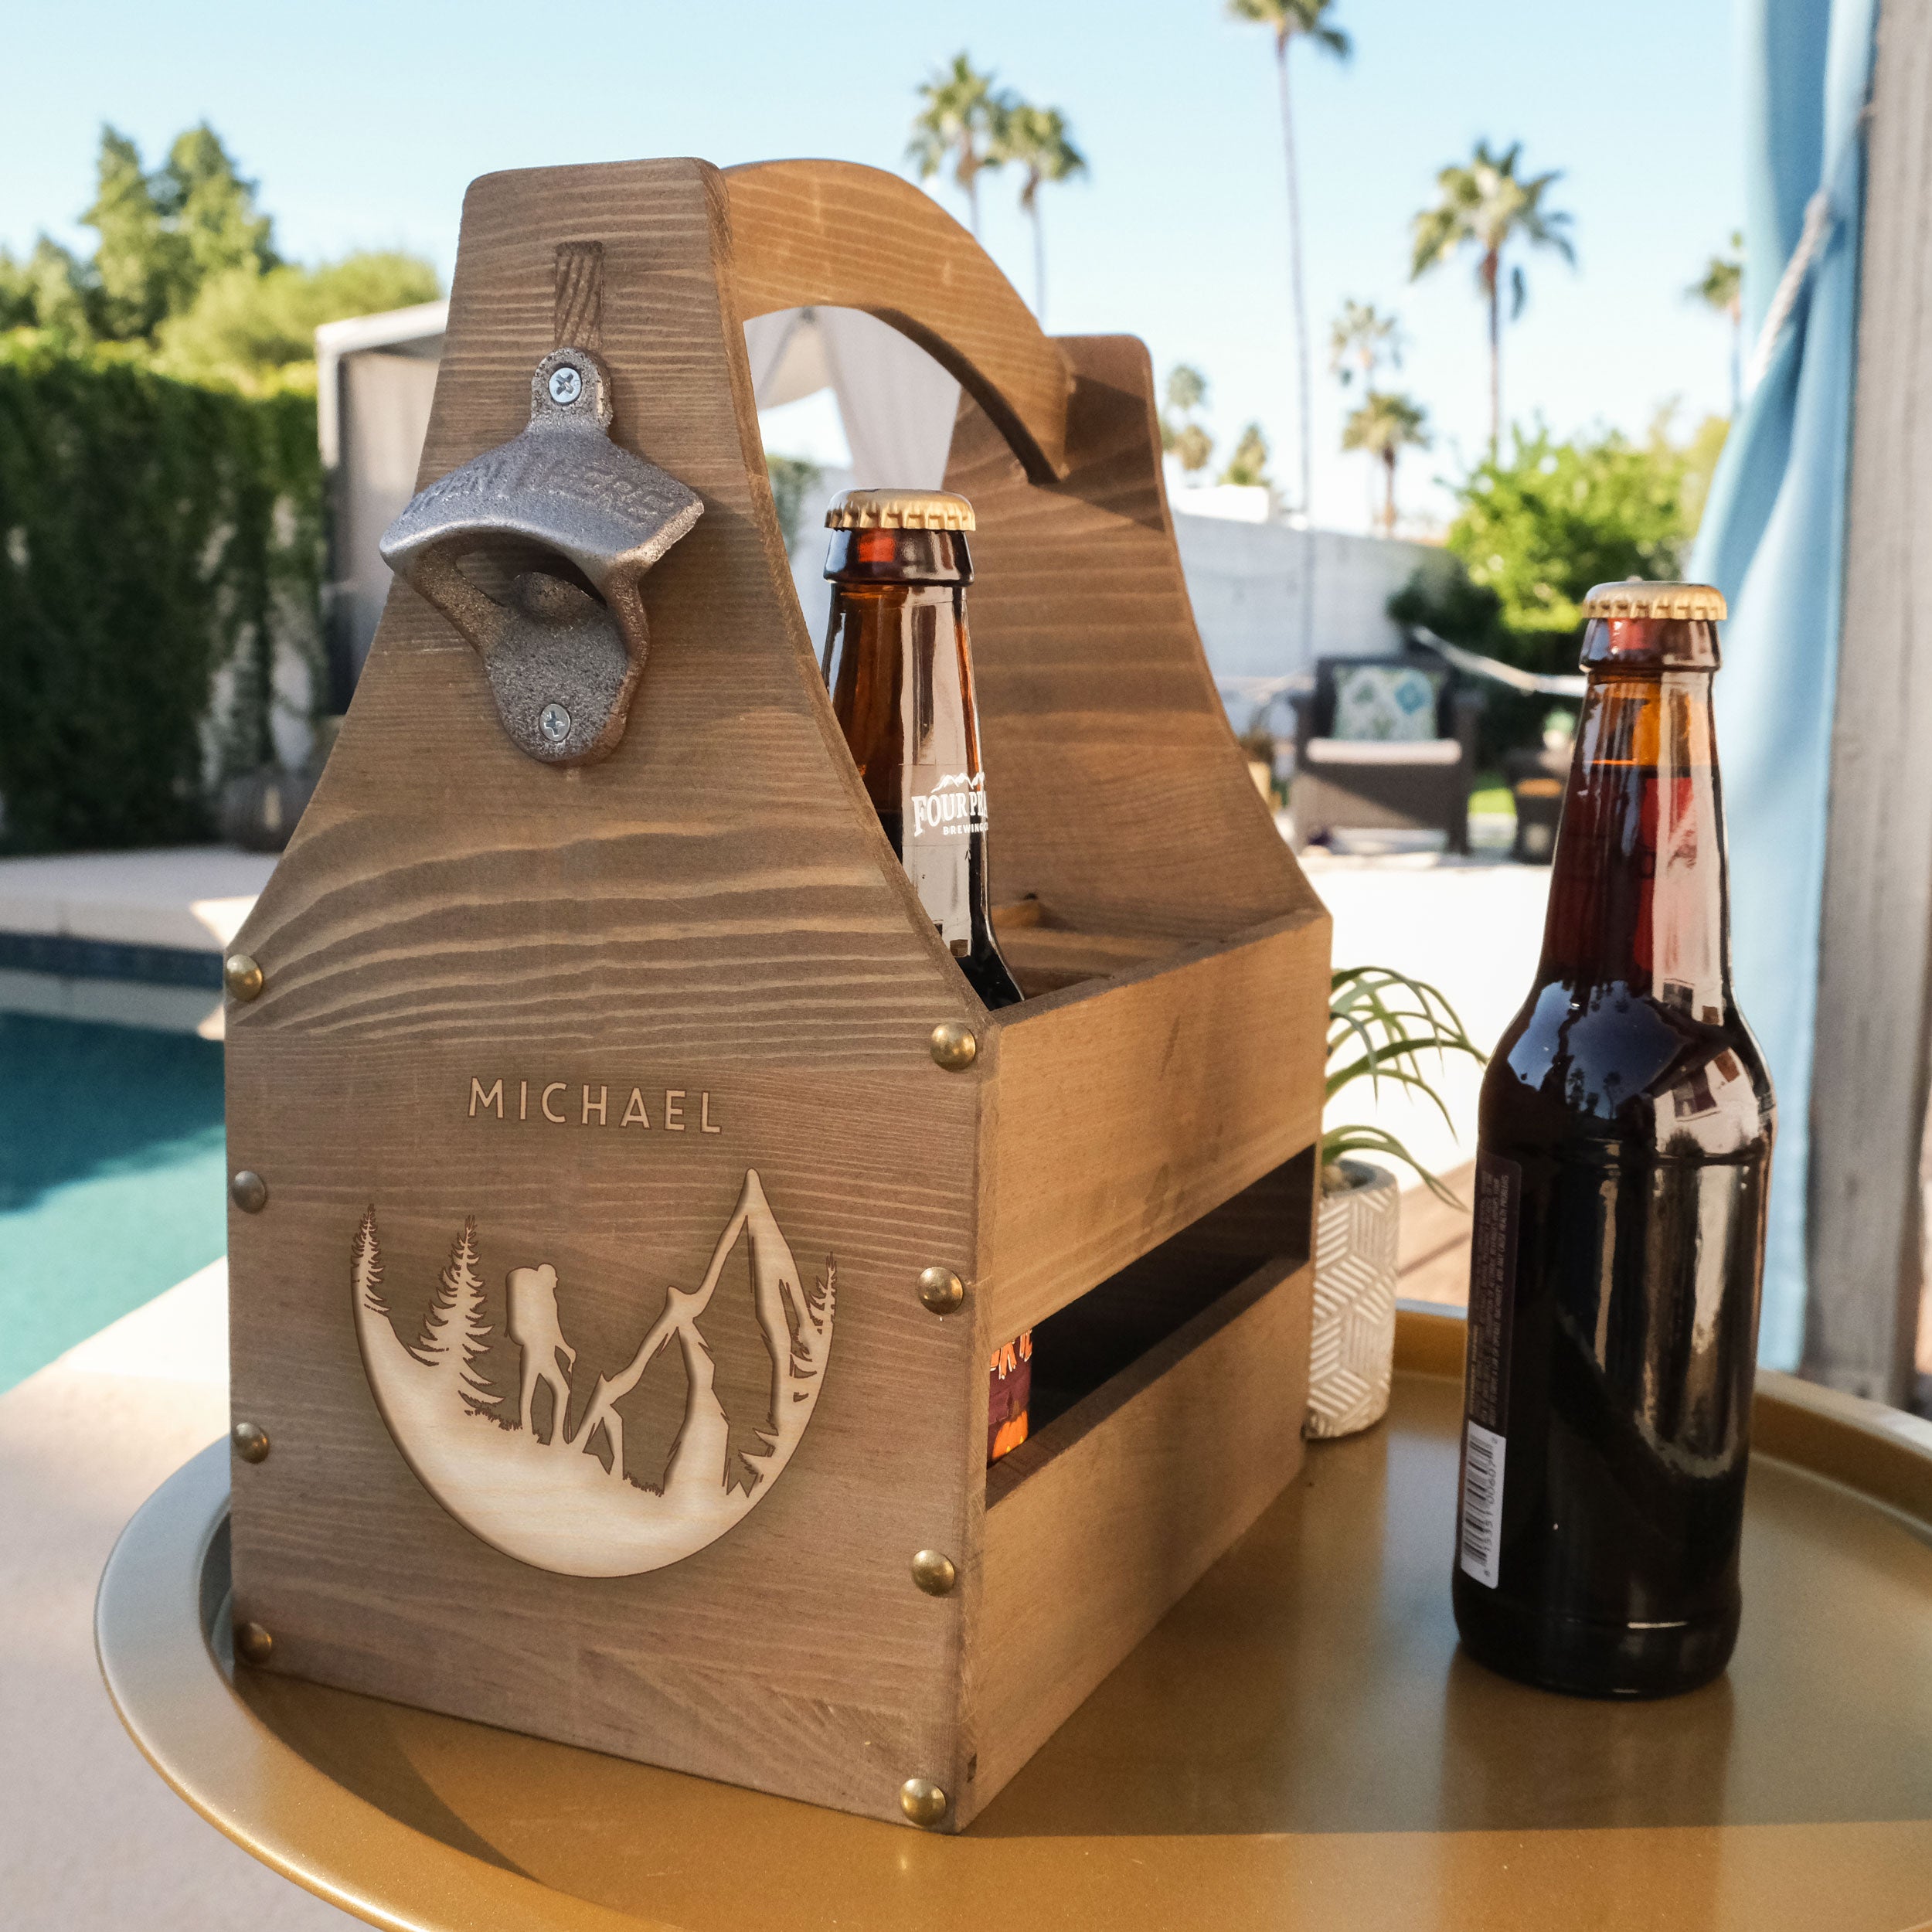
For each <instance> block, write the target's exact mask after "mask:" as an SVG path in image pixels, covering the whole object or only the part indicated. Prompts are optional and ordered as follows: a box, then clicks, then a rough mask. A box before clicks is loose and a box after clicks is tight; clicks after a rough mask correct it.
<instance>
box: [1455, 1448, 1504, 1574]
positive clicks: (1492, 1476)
mask: <svg viewBox="0 0 1932 1932" xmlns="http://www.w3.org/2000/svg"><path fill="white" fill-rule="evenodd" d="M1502 1458H1503V1439H1502V1437H1501V1436H1499V1435H1497V1434H1495V1432H1494V1431H1493V1430H1488V1429H1485V1427H1483V1426H1482V1424H1481V1423H1479V1422H1469V1423H1464V1425H1463V1447H1462V1555H1461V1562H1462V1567H1463V1570H1464V1574H1465V1575H1468V1576H1471V1577H1475V1580H1476V1581H1477V1582H1478V1583H1481V1585H1482V1586H1483V1587H1484V1588H1485V1589H1486V1590H1494V1589H1495V1587H1496V1553H1497V1546H1498V1544H1499V1543H1501V1541H1502Z"/></svg>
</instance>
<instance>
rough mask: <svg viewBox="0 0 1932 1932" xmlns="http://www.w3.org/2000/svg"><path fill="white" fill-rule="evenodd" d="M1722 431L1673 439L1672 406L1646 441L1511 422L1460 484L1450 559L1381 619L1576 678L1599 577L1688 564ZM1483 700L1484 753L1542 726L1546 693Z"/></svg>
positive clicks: (1657, 573) (1420, 575)
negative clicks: (1492, 451) (1589, 598)
mask: <svg viewBox="0 0 1932 1932" xmlns="http://www.w3.org/2000/svg"><path fill="white" fill-rule="evenodd" d="M1671 431H1672V417H1671V412H1669V411H1668V410H1666V411H1665V412H1664V413H1662V414H1661V415H1660V416H1659V417H1658V419H1657V420H1656V422H1655V423H1653V425H1652V426H1651V432H1650V434H1649V436H1648V437H1647V438H1646V439H1645V440H1643V441H1641V442H1638V441H1634V440H1631V438H1629V437H1626V436H1624V435H1622V434H1620V433H1618V432H1617V431H1614V430H1612V431H1610V432H1607V433H1606V434H1600V435H1597V436H1594V437H1580V438H1577V439H1576V440H1571V441H1561V440H1558V439H1557V438H1556V437H1553V436H1552V435H1551V434H1549V430H1547V429H1546V428H1544V427H1542V426H1541V425H1539V426H1538V427H1537V428H1536V430H1534V431H1533V432H1529V433H1526V432H1525V431H1524V430H1522V429H1520V428H1519V429H1517V430H1514V431H1513V432H1512V447H1511V450H1510V452H1509V455H1508V456H1507V457H1497V458H1493V459H1492V460H1491V461H1487V462H1485V463H1483V464H1480V465H1478V468H1476V470H1475V471H1474V472H1473V474H1471V476H1470V478H1468V481H1466V482H1465V483H1464V485H1462V487H1461V489H1460V490H1458V492H1457V498H1458V511H1457V514H1456V517H1455V519H1454V522H1451V525H1450V526H1449V529H1448V532H1447V537H1446V539H1445V546H1446V550H1447V554H1446V556H1444V558H1443V559H1442V560H1440V562H1439V563H1434V564H1432V565H1430V566H1425V567H1424V568H1423V570H1419V571H1417V573H1416V575H1415V576H1414V577H1413V578H1412V579H1411V580H1410V582H1409V583H1408V584H1407V585H1406V587H1404V588H1403V590H1401V591H1400V593H1399V594H1397V595H1396V597H1393V599H1391V600H1390V602H1389V615H1390V616H1391V617H1394V618H1395V619H1396V621H1397V622H1398V623H1407V624H1423V625H1425V626H1427V628H1429V629H1430V630H1431V631H1434V632H1435V633H1436V634H1437V636H1439V637H1442V638H1447V639H1448V640H1449V641H1450V642H1451V643H1452V644H1461V645H1466V646H1467V647H1468V648H1469V649H1471V650H1473V651H1481V652H1483V653H1484V654H1485V655H1487V656H1490V657H1494V658H1501V659H1502V661H1503V662H1505V663H1506V664H1513V665H1517V666H1519V668H1522V669H1523V670H1526V671H1534V672H1541V673H1549V672H1573V671H1574V670H1575V669H1576V668H1577V647H1578V644H1579V641H1580V633H1581V629H1582V625H1583V611H1582V609H1581V603H1582V599H1583V595H1584V594H1585V593H1586V592H1587V590H1589V589H1590V587H1591V586H1592V585H1593V584H1597V583H1608V582H1611V581H1613V580H1616V579H1617V578H1621V577H1644V578H1650V579H1668V578H1670V577H1675V575H1676V574H1677V573H1678V572H1679V570H1681V568H1682V563H1683V559H1684V556H1685V553H1687V551H1688V550H1689V546H1690V541H1691V539H1692V536H1695V535H1696V529H1697V524H1698V520H1699V518H1700V517H1701V516H1702V514H1703V505H1704V497H1705V493H1706V490H1707V489H1708V488H1709V481H1710V476H1711V472H1712V471H1713V469H1714V468H1716V463H1717V457H1718V454H1719V451H1721V450H1722V448H1723V441H1724V435H1725V431H1726V424H1725V423H1724V422H1723V420H1722V419H1720V418H1718V417H1710V418H1708V419H1706V420H1705V421H1704V422H1702V423H1700V424H1699V426H1698V427H1697V428H1696V430H1695V431H1694V432H1693V433H1692V434H1691V435H1690V436H1689V437H1687V438H1686V439H1685V440H1682V441H1681V442H1680V441H1679V440H1675V438H1674V437H1673V436H1672V433H1671ZM1487 696H1488V709H1487V711H1486V713H1485V717H1484V723H1483V743H1484V749H1485V753H1488V755H1491V756H1494V755H1495V754H1496V753H1498V752H1500V751H1502V750H1506V749H1508V748H1509V747H1512V746H1513V745H1515V744H1519V743H1530V742H1532V740H1534V739H1535V738H1536V736H1538V734H1539V733H1540V732H1541V730H1542V729H1543V717H1544V714H1545V713H1546V711H1547V710H1548V709H1549V699H1547V698H1545V697H1539V696H1530V695H1528V694H1522V693H1517V692H1509V691H1507V690H1505V689H1502V688H1500V687H1495V688H1492V689H1490V690H1489V692H1488V693H1487Z"/></svg>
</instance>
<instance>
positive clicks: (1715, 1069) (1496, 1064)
mask: <svg viewBox="0 0 1932 1932" xmlns="http://www.w3.org/2000/svg"><path fill="white" fill-rule="evenodd" d="M1775 1121H1776V1110H1775V1104H1774V1099H1773V1096H1772V1091H1771V1083H1770V1075H1769V1073H1767V1070H1766V1068H1765V1066H1764V1056H1763V1054H1762V1053H1760V1051H1759V1049H1758V1046H1757V1041H1756V1040H1755V1039H1753V1037H1752V1035H1751V1031H1750V1028H1749V1027H1748V1026H1747V1025H1746V1024H1745V1023H1744V1020H1743V1015H1740V1013H1739V1012H1737V1010H1736V1005H1735V1004H1734V1002H1732V1001H1731V1000H1730V998H1729V996H1728V994H1727V995H1726V1000H1725V1005H1724V1008H1723V1011H1722V1012H1721V1013H1720V1014H1719V1017H1718V1018H1717V1019H1716V1020H1714V1021H1713V1020H1702V1019H1696V1018H1694V1017H1693V1016H1692V1015H1690V1014H1689V1013H1688V1012H1685V1011H1683V1010H1682V1009H1681V1008H1679V1007H1677V1006H1675V1005H1670V1004H1667V1003H1666V1002H1664V1001H1662V1000H1660V999H1658V998H1656V997H1655V995H1652V994H1650V993H1648V992H1640V991H1638V990H1635V989H1634V988H1631V987H1630V986H1628V985H1625V984H1624V983H1622V982H1621V981H1597V982H1590V983H1580V982H1576V981H1566V980H1560V979H1557V980H1549V981H1543V982H1542V983H1541V984H1539V985H1537V986H1536V988H1533V989H1532V992H1531V993H1530V995H1529V998H1528V999H1527V1000H1526V1002H1524V1005H1523V1007H1522V1010H1521V1012H1519V1013H1518V1014H1517V1015H1516V1017H1515V1019H1514V1020H1513V1021H1512V1022H1511V1023H1510V1025H1509V1028H1508V1029H1506V1030H1505V1032H1504V1034H1503V1036H1502V1039H1501V1041H1500V1042H1498V1045H1497V1048H1496V1051H1495V1055H1494V1056H1493V1057H1492V1060H1491V1061H1490V1064H1489V1067H1488V1071H1487V1073H1485V1077H1484V1080H1483V1088H1482V1100H1481V1131H1482V1134H1483V1138H1484V1139H1485V1142H1487V1143H1490V1144H1493V1145H1501V1144H1502V1143H1503V1142H1505V1141H1507V1142H1510V1143H1515V1144H1519V1145H1521V1144H1545V1145H1550V1144H1554V1143H1555V1142H1556V1141H1559V1140H1565V1139H1573V1140H1597V1141H1620V1142H1624V1143H1628V1144H1633V1145H1639V1146H1642V1147H1645V1148H1649V1149H1651V1150H1652V1151H1657V1152H1660V1153H1665V1154H1679V1155H1684V1156H1685V1157H1687V1158H1698V1159H1723V1158H1740V1157H1742V1156H1744V1155H1748V1154H1750V1153H1751V1152H1752V1151H1754V1150H1756V1149H1757V1148H1760V1147H1768V1145H1770V1139H1771V1136H1772V1134H1773V1131H1774V1126H1775Z"/></svg>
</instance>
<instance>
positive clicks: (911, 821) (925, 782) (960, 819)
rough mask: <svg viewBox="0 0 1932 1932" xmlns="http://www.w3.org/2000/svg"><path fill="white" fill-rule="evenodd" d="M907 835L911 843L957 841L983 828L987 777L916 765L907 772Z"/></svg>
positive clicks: (984, 825)
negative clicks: (908, 778) (908, 781)
mask: <svg viewBox="0 0 1932 1932" xmlns="http://www.w3.org/2000/svg"><path fill="white" fill-rule="evenodd" d="M908 775H909V777H910V784H908V786H907V788H906V790H907V796H906V839H907V842H909V843H910V844H912V845H926V844H934V843H937V842H943V841H945V840H949V839H950V840H951V841H953V842H958V841H960V840H962V839H964V838H969V837H970V836H971V835H972V834H973V833H975V832H984V831H985V829H986V776H985V773H984V772H981V773H979V774H976V775H974V776H971V777H969V776H968V774H966V773H964V772H963V771H950V772H949V771H941V770H940V769H939V768H938V767H937V766H936V765H915V766H913V768H912V770H911V772H910V774H908Z"/></svg>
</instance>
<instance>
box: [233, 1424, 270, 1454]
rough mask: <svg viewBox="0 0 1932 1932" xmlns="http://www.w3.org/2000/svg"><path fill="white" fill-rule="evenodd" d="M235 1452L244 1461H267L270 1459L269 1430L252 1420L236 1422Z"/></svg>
mask: <svg viewBox="0 0 1932 1932" xmlns="http://www.w3.org/2000/svg"><path fill="white" fill-rule="evenodd" d="M234 1436H235V1454H236V1455H238V1456H240V1458H241V1459H242V1461H243V1462H266V1461H267V1460H268V1431H267V1430H266V1429H262V1428H258V1427H257V1426H256V1425H255V1424H254V1423H252V1422H238V1423H236V1424H235V1430H234Z"/></svg>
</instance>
